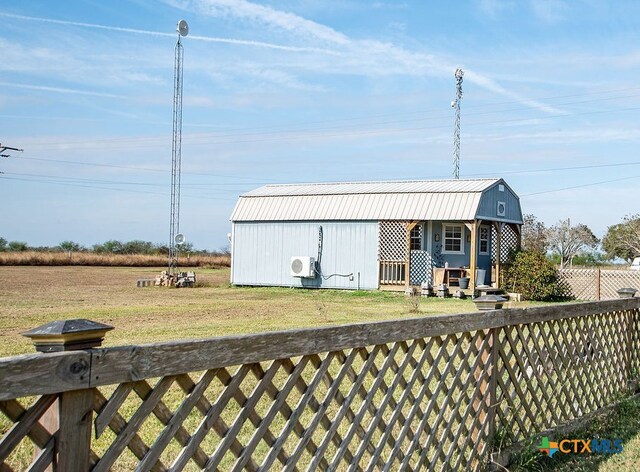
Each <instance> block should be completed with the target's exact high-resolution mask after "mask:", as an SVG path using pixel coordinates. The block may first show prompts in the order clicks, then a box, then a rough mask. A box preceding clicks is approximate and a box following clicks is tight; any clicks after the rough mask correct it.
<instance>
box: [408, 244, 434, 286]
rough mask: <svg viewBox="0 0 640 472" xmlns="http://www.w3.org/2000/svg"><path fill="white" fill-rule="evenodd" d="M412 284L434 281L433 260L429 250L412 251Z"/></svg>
mask: <svg viewBox="0 0 640 472" xmlns="http://www.w3.org/2000/svg"><path fill="white" fill-rule="evenodd" d="M410 271H411V284H412V285H419V284H422V283H425V282H427V283H430V284H432V283H433V261H432V260H431V254H429V251H417V250H414V251H411V262H410Z"/></svg>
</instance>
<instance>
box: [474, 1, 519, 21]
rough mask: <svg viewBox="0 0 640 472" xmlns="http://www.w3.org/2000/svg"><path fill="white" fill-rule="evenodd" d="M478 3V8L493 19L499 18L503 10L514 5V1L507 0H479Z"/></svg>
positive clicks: (509, 8)
mask: <svg viewBox="0 0 640 472" xmlns="http://www.w3.org/2000/svg"><path fill="white" fill-rule="evenodd" d="M477 4H478V9H479V10H480V11H481V12H482V13H484V14H485V15H487V16H488V17H490V18H492V19H496V18H498V16H500V14H502V12H503V11H505V10H511V9H513V7H514V2H509V1H506V0H479V1H478V2H477Z"/></svg>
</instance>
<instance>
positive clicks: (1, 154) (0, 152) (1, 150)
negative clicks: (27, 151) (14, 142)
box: [0, 143, 24, 157]
mask: <svg viewBox="0 0 640 472" xmlns="http://www.w3.org/2000/svg"><path fill="white" fill-rule="evenodd" d="M5 151H19V152H23V151H24V149H18V148H14V147H11V146H5V145H3V144H2V143H0V157H10V156H11V154H5V153H4V152H5Z"/></svg>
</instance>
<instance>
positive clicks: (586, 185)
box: [520, 175, 640, 197]
mask: <svg viewBox="0 0 640 472" xmlns="http://www.w3.org/2000/svg"><path fill="white" fill-rule="evenodd" d="M631 179H640V175H634V176H632V177H622V178H620V179H612V180H602V181H600V182H592V183H589V184H582V185H573V186H571V187H563V188H557V189H553V190H544V191H542V192H535V193H526V194H524V195H520V196H521V197H531V196H533V195H542V194H545V193H555V192H562V191H564V190H573V189H576V188H583V187H593V186H596V185H602V184H610V183H612V182H621V181H623V180H631Z"/></svg>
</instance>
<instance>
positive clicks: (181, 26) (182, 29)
mask: <svg viewBox="0 0 640 472" xmlns="http://www.w3.org/2000/svg"><path fill="white" fill-rule="evenodd" d="M177 31H178V34H180V36H186V35H188V34H189V25H188V24H187V22H186V21H185V20H180V21H178V28H177Z"/></svg>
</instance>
